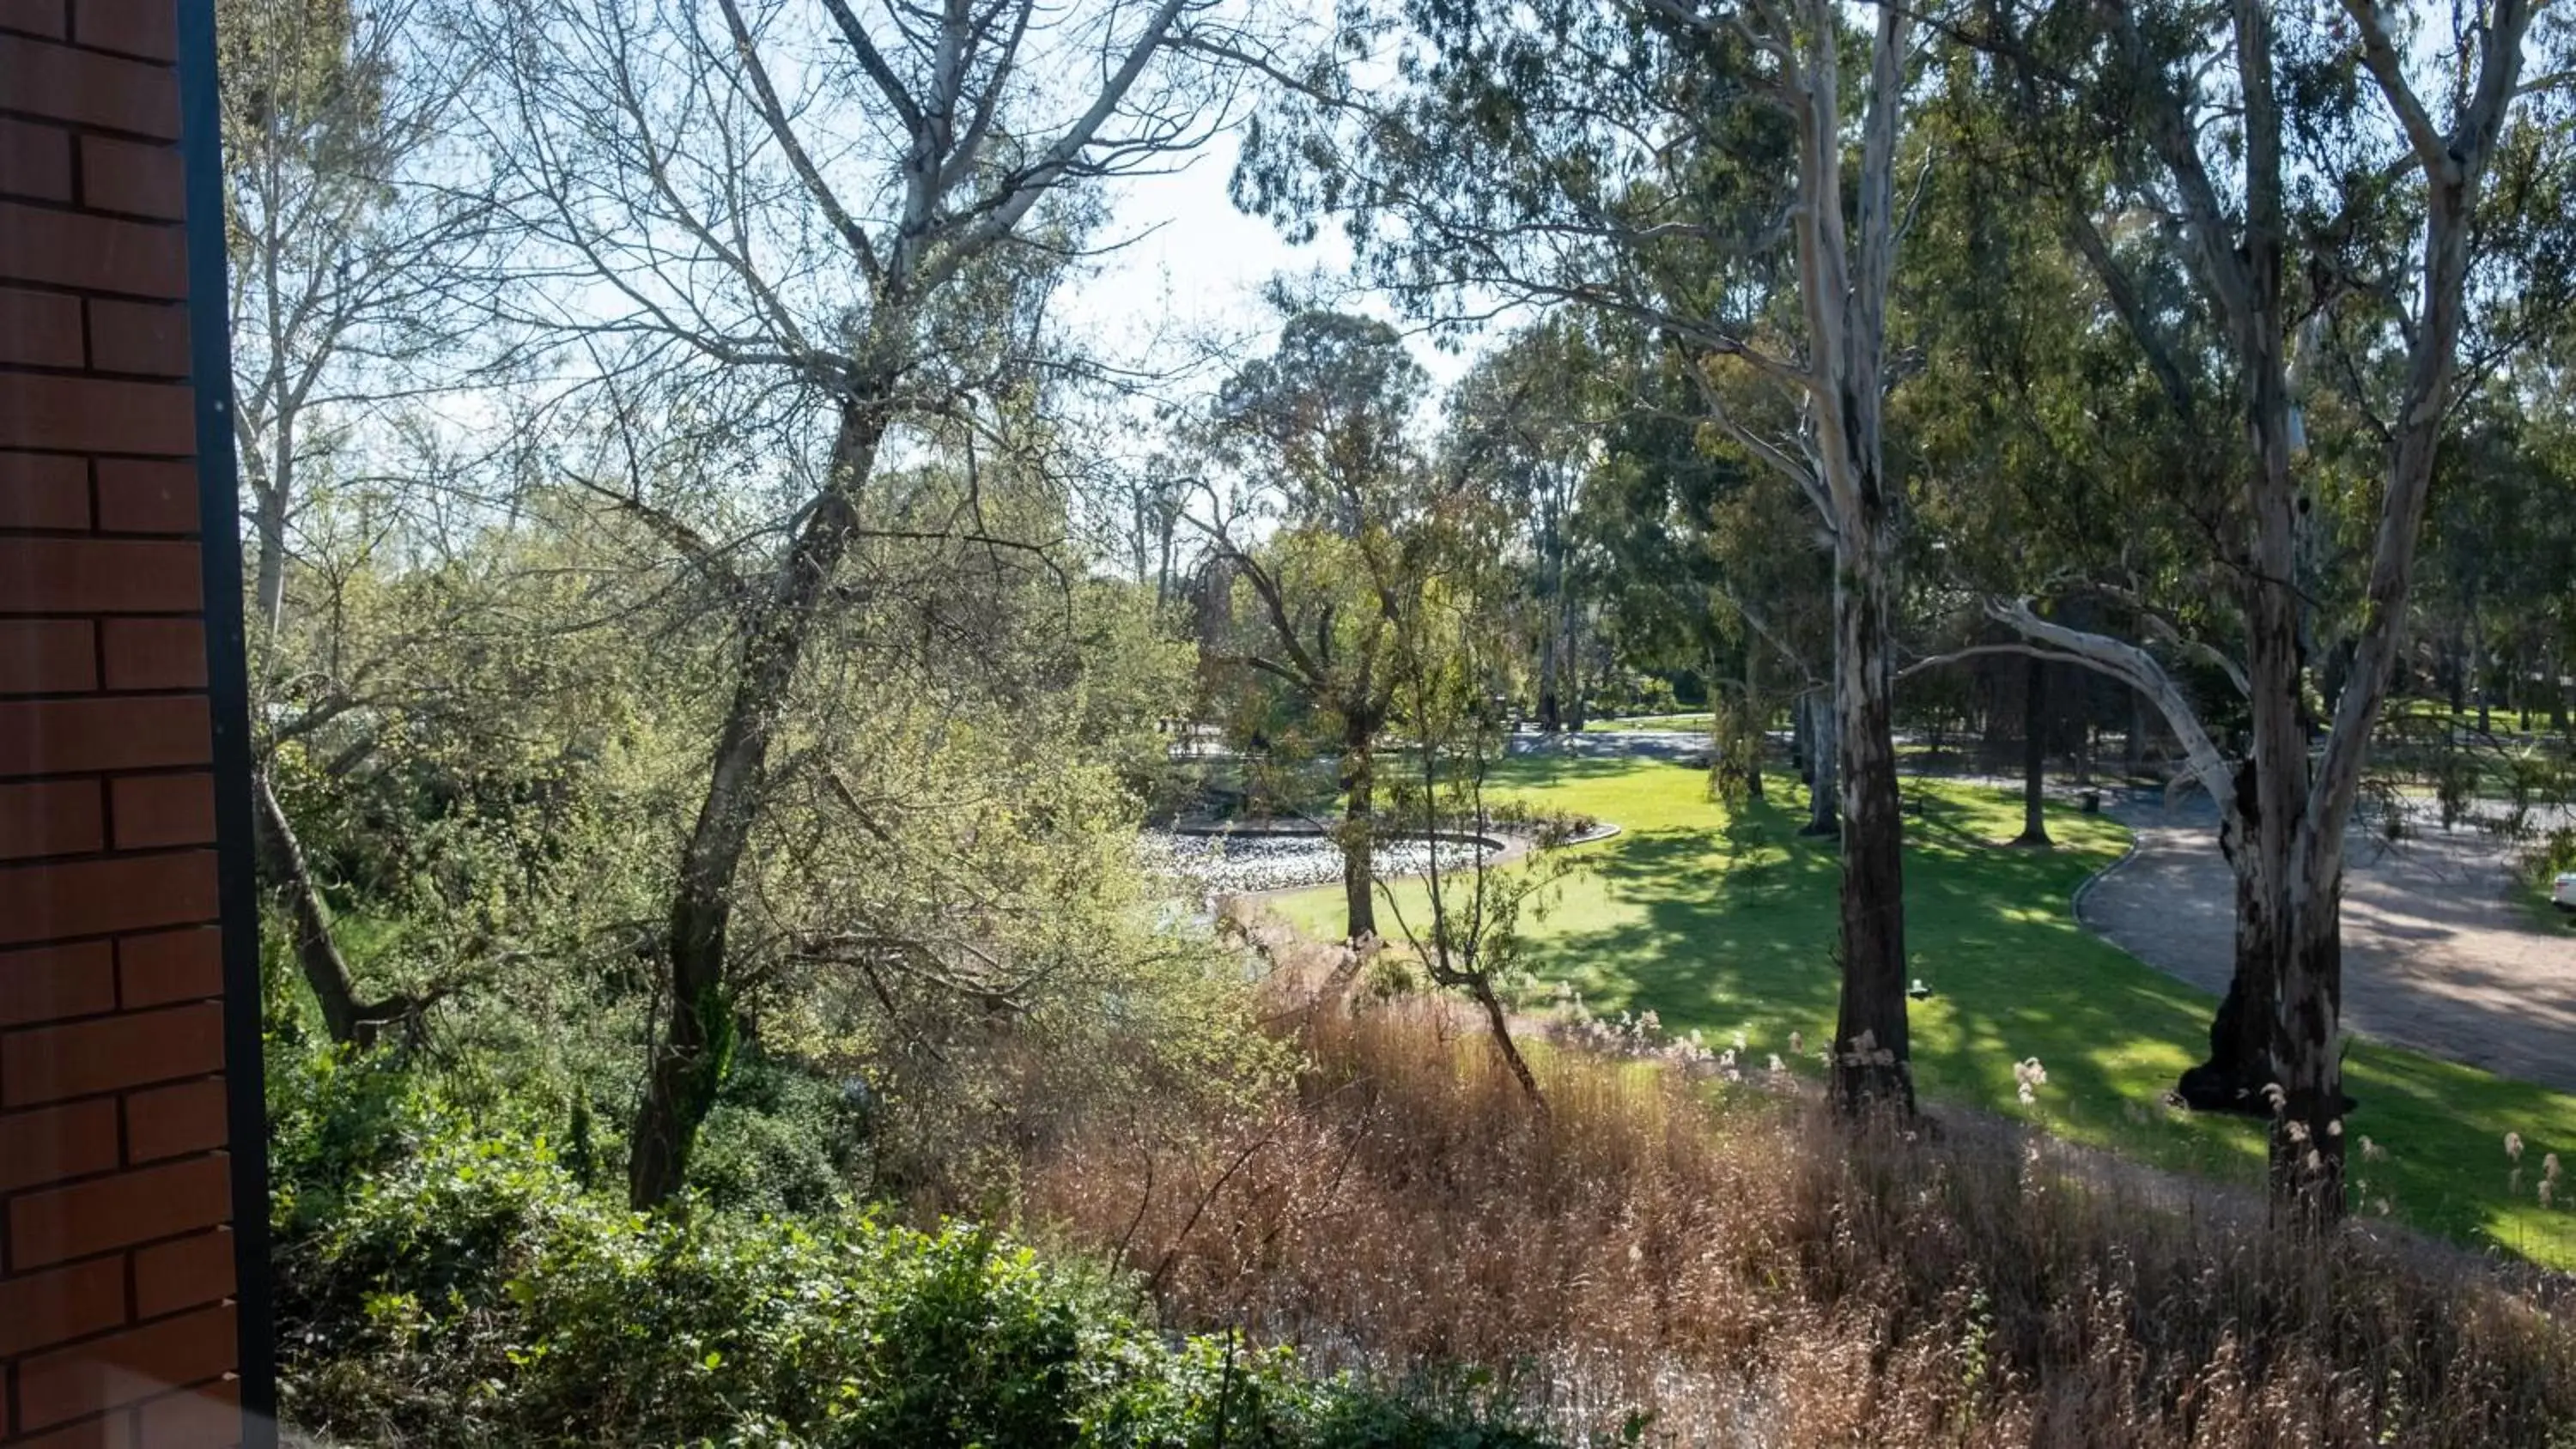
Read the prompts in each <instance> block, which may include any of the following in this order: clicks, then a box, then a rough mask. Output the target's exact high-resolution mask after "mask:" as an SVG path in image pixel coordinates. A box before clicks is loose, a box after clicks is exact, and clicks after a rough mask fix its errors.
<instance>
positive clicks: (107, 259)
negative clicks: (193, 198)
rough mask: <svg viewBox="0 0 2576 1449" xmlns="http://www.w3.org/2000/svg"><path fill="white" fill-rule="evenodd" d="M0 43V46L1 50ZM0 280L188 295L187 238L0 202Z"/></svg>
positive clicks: (145, 225) (142, 225) (164, 229)
mask: <svg viewBox="0 0 2576 1449" xmlns="http://www.w3.org/2000/svg"><path fill="white" fill-rule="evenodd" d="M7 43H8V42H7V39H6V37H0V47H5V46H6V45H7ZM0 278H7V279H9V280H13V281H20V282H42V283H45V284H47V285H50V286H57V287H79V288H82V289H84V290H88V291H93V292H120V293H125V294H127V295H130V296H137V297H166V298H173V299H179V298H185V297H186V296H187V295H188V251H187V233H186V232H185V231H184V230H183V229H181V228H179V227H175V226H167V225H163V224H160V223H157V222H148V221H120V220H118V219H117V218H115V217H110V216H91V215H88V214H87V213H84V212H76V211H46V210H44V209H42V208H40V207H33V206H21V205H19V204H18V203H16V202H9V201H0Z"/></svg>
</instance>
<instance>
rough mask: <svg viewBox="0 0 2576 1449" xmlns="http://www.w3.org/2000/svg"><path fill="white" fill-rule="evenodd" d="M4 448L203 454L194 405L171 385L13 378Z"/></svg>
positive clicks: (1, 395)
mask: <svg viewBox="0 0 2576 1449" xmlns="http://www.w3.org/2000/svg"><path fill="white" fill-rule="evenodd" d="M8 244H9V243H8V240H7V238H5V237H0V247H6V246H7V245H8ZM0 447H8V448H49V449H56V450H60V451H65V452H91V453H151V454H157V455H159V456H162V457H169V458H184V457H186V456H188V455H189V454H191V453H194V452H195V451H196V450H197V414H196V404H195V399H194V398H193V396H192V395H191V394H190V392H189V390H188V389H187V388H186V387H185V386H182V385H178V384H174V383H166V382H127V381H124V380H122V379H118V378H105V377H56V376H52V375H49V374H42V373H35V374H26V375H22V376H18V377H13V378H11V379H10V380H9V386H8V387H6V388H0Z"/></svg>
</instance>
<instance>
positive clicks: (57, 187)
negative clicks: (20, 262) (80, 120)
mask: <svg viewBox="0 0 2576 1449" xmlns="http://www.w3.org/2000/svg"><path fill="white" fill-rule="evenodd" d="M8 5H9V0H0V16H6V15H7V13H8ZM0 23H5V21H0ZM0 196H32V197H34V198H36V199H37V200H39V201H69V200H71V199H72V138H71V133H70V132H68V131H64V130H60V129H57V128H55V127H53V126H39V125H35V124H33V123H31V122H27V121H13V120H10V119H8V118H7V117H5V116H0Z"/></svg>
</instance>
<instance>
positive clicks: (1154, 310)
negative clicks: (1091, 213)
mask: <svg viewBox="0 0 2576 1449" xmlns="http://www.w3.org/2000/svg"><path fill="white" fill-rule="evenodd" d="M1236 151H1237V146H1236V138H1235V136H1234V134H1233V133H1232V132H1227V133H1225V134H1222V135H1220V136H1218V137H1217V138H1216V139H1215V140H1214V141H1213V142H1211V143H1210V144H1209V145H1208V146H1207V147H1206V148H1204V149H1203V150H1202V151H1200V152H1199V153H1198V154H1197V155H1195V156H1193V157H1192V158H1190V161H1189V163H1188V164H1187V165H1186V166H1183V167H1181V168H1180V169H1178V170H1175V171H1172V172H1170V173H1167V174H1162V175H1153V176H1139V177H1132V178H1129V179H1127V180H1125V181H1122V182H1121V183H1119V186H1118V189H1117V191H1116V192H1115V193H1114V196H1115V200H1114V201H1113V204H1112V206H1111V210H1110V217H1111V222H1110V226H1109V228H1108V233H1107V235H1108V236H1109V237H1111V238H1113V239H1116V240H1117V241H1119V242H1121V243H1123V245H1121V246H1119V248H1118V249H1117V251H1116V252H1115V253H1113V254H1112V255H1111V256H1109V257H1107V258H1105V259H1104V260H1103V261H1102V263H1101V264H1100V265H1099V266H1098V267H1097V268H1096V269H1095V270H1094V271H1093V272H1092V273H1091V274H1090V275H1088V276H1084V277H1081V278H1079V279H1077V280H1076V281H1075V282H1073V284H1072V285H1071V286H1070V287H1068V288H1067V290H1066V291H1064V292H1062V293H1060V294H1059V296H1058V308H1059V311H1058V316H1059V317H1060V318H1061V319H1062V320H1063V321H1064V322H1065V323H1066V324H1068V325H1069V326H1072V327H1073V328H1075V329H1077V330H1078V331H1080V332H1082V333H1084V334H1086V335H1088V336H1090V337H1092V338H1094V339H1095V340H1097V341H1099V342H1101V343H1102V344H1104V345H1106V346H1108V347H1109V348H1110V349H1111V351H1112V352H1113V353H1114V354H1116V355H1120V356H1125V357H1139V356H1144V355H1146V354H1148V353H1149V352H1150V353H1152V354H1153V355H1156V356H1159V357H1169V356H1172V355H1174V349H1173V347H1172V346H1171V345H1170V344H1171V343H1172V341H1173V339H1174V336H1175V334H1178V335H1179V336H1180V337H1183V338H1187V339H1189V340H1190V341H1192V342H1197V341H1199V340H1201V339H1205V340H1206V341H1209V342H1211V343H1214V344H1216V345H1217V346H1218V347H1219V349H1220V360H1218V361H1215V362H1212V364H1211V365H1210V366H1209V368H1208V369H1206V373H1205V375H1203V376H1202V377H1200V378H1198V379H1197V381H1196V386H1197V387H1199V388H1205V387H1212V386H1213V385H1214V383H1215V380H1216V378H1217V376H1219V375H1221V373H1222V371H1223V370H1224V369H1225V366H1226V364H1225V362H1224V361H1223V360H1222V356H1223V354H1225V353H1228V352H1230V353H1231V356H1232V360H1233V361H1241V360H1245V359H1248V358H1250V357H1254V356H1258V355H1260V354H1262V353H1264V352H1267V351H1268V350H1269V343H1270V341H1271V339H1272V338H1273V337H1275V336H1276V334H1277V331H1278V325H1279V316H1278V314H1277V312H1275V311H1274V310H1273V309H1272V308H1271V307H1270V306H1269V305H1268V304H1267V303H1266V302H1265V301H1264V300H1263V298H1262V288H1263V286H1264V285H1265V284H1266V283H1268V282H1269V281H1270V280H1271V279H1272V278H1274V277H1281V276H1287V277H1291V278H1303V277H1308V276H1312V275H1315V274H1318V273H1320V274H1321V275H1323V276H1324V277H1326V278H1329V279H1331V280H1333V281H1337V282H1338V281H1346V280H1347V279H1348V276H1349V267H1350V248H1349V245H1348V244H1347V243H1346V242H1344V241H1343V240H1342V238H1341V236H1340V234H1339V232H1338V230H1337V229H1334V228H1327V229H1326V230H1325V233H1324V235H1323V236H1321V237H1319V238H1318V239H1317V240H1316V241H1315V242H1314V243H1312V244H1309V245H1305V246H1292V245H1290V244H1289V243H1288V242H1287V241H1286V240H1285V239H1283V238H1282V237H1281V236H1280V234H1279V232H1278V230H1277V229H1276V228H1274V227H1273V226H1272V225H1271V224H1270V223H1269V222H1267V221H1265V220H1263V219H1261V218H1260V217H1256V216H1247V215H1245V214H1244V213H1242V212H1241V211H1238V210H1236V209H1235V206H1234V203H1233V201H1232V200H1231V199H1229V198H1228V197H1227V195H1226V178H1227V177H1228V176H1229V175H1230V174H1231V173H1232V171H1233V169H1234V161H1235V155H1236ZM1342 305H1347V306H1349V307H1350V308H1351V309H1352V310H1354V311H1365V312H1369V313H1372V314H1375V315H1378V316H1382V317H1385V318H1386V319H1387V320H1389V321H1391V322H1399V325H1400V319H1398V318H1397V317H1396V316H1395V314H1394V313H1393V311H1392V310H1390V309H1389V308H1387V307H1386V306H1384V305H1383V304H1382V303H1379V302H1376V301H1375V300H1373V299H1368V298H1358V299H1353V300H1350V301H1348V302H1345V303H1343V304H1342ZM1408 330H1409V329H1408ZM1412 350H1413V354H1414V358H1415V360H1416V361H1418V362H1420V363H1421V364H1422V366H1423V368H1424V369H1425V370H1426V371H1428V372H1429V373H1430V374H1431V378H1432V384H1433V392H1434V394H1435V395H1437V394H1438V393H1439V392H1442V391H1445V390H1446V389H1447V387H1448V386H1449V384H1450V383H1452V382H1454V381H1456V379H1457V378H1458V377H1459V376H1460V375H1461V374H1462V373H1464V372H1465V371H1466V369H1467V367H1468V365H1469V364H1470V363H1471V362H1472V361H1473V349H1472V347H1471V348H1469V349H1467V350H1466V351H1463V352H1462V351H1444V350H1441V349H1439V348H1435V347H1433V346H1431V345H1430V344H1429V343H1428V342H1426V341H1424V340H1423V339H1422V338H1421V337H1419V336H1413V337H1412ZM1183 390H1184V391H1187V390H1190V389H1188V388H1186V387H1185V388H1184V389H1183Z"/></svg>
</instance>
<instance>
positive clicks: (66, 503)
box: [0, 453, 89, 528]
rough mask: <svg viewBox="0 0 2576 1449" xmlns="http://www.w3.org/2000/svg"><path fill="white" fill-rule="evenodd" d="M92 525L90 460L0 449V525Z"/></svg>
mask: <svg viewBox="0 0 2576 1449" xmlns="http://www.w3.org/2000/svg"><path fill="white" fill-rule="evenodd" d="M87 527H89V463H88V462H87V461H86V460H84V459H80V458H48V457H44V456H41V455H39V454H35V453H0V528H87Z"/></svg>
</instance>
